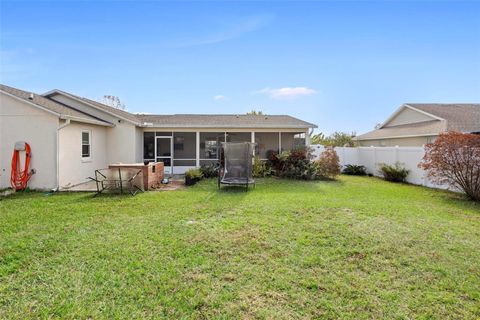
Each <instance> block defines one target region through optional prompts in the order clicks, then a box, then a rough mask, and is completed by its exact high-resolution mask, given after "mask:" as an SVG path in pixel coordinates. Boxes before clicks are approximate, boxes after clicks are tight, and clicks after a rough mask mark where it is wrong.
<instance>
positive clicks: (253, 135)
mask: <svg viewBox="0 0 480 320" xmlns="http://www.w3.org/2000/svg"><path fill="white" fill-rule="evenodd" d="M251 139H252V140H251V142H252V143H255V131H252V138H251Z"/></svg>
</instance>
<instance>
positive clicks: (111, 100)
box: [101, 95, 127, 110]
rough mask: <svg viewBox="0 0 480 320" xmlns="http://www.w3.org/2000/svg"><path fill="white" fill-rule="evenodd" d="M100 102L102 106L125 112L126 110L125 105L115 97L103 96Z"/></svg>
mask: <svg viewBox="0 0 480 320" xmlns="http://www.w3.org/2000/svg"><path fill="white" fill-rule="evenodd" d="M101 102H102V103H103V104H105V105H107V106H110V107H114V108H117V109H120V110H126V109H127V107H126V106H125V104H124V103H123V102H122V101H120V98H119V97H116V96H109V95H105V96H103V99H102V101H101Z"/></svg>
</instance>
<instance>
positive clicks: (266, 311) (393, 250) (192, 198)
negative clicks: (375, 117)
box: [0, 177, 480, 319]
mask: <svg viewBox="0 0 480 320" xmlns="http://www.w3.org/2000/svg"><path fill="white" fill-rule="evenodd" d="M479 317H480V205H479V204H478V203H477V204H475V203H473V202H470V201H468V200H466V199H464V198H463V197H462V196H461V195H456V194H453V193H449V192H444V191H438V190H432V189H426V188H422V187H416V186H410V185H401V184H393V183H387V182H384V181H381V180H378V179H375V178H361V177H341V178H340V181H338V182H303V181H286V180H276V179H265V180H261V181H259V182H258V184H257V187H256V189H255V190H252V191H249V192H248V193H246V192H243V191H240V190H237V189H229V190H227V189H225V190H222V191H217V188H216V184H215V182H214V181H202V182H201V183H200V184H199V185H196V186H194V187H191V188H188V189H185V190H177V191H171V192H148V193H143V194H138V195H137V196H135V197H131V196H100V197H97V198H92V194H86V193H70V194H69V193H63V194H55V195H45V194H42V193H27V194H19V195H14V196H11V197H9V198H6V199H3V200H1V201H0V318H1V319H11V318H21V319H24V318H72V319H82V318H83V319H85V318H92V319H100V318H110V319H111V318H124V319H132V318H183V319H186V318H221V319H231V318H267V319H291V318H307V319H308V318H325V319H336V318H343V319H372V318H377V319H381V318H395V319H412V318H415V319H418V318H426V319H430V318H431V319H475V318H477V319H478V318H479Z"/></svg>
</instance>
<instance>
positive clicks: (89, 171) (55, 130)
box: [0, 85, 316, 190]
mask: <svg viewBox="0 0 480 320" xmlns="http://www.w3.org/2000/svg"><path fill="white" fill-rule="evenodd" d="M315 127H316V126H315V125H314V124H312V123H309V122H305V121H302V120H299V119H296V118H294V117H291V116H288V115H230V114H201V115H194V114H173V115H150V114H132V113H130V112H127V111H124V110H120V109H117V108H113V107H110V106H107V105H105V104H102V103H99V102H97V101H94V100H90V99H87V98H83V97H79V96H77V95H74V94H71V93H68V92H64V91H61V90H52V91H49V92H47V93H45V94H42V95H39V94H35V93H31V92H27V91H23V90H19V89H16V88H12V87H9V86H5V85H0V170H1V171H0V188H7V187H9V186H10V170H11V169H10V167H11V158H12V153H13V148H14V144H15V142H17V141H25V142H28V143H29V144H30V146H31V148H32V159H31V168H33V169H35V171H36V173H35V174H34V175H33V176H32V178H31V180H30V182H29V186H30V187H31V188H35V189H54V188H59V189H60V190H61V189H65V188H68V187H69V186H72V185H76V184H78V183H81V182H83V181H86V178H87V177H89V176H93V174H94V171H95V170H96V169H101V168H106V167H108V165H109V164H114V163H140V162H143V161H145V160H149V161H155V162H163V163H164V165H165V173H166V174H169V173H175V174H176V173H183V172H185V171H186V170H188V169H190V168H194V167H199V166H201V165H205V164H209V163H212V162H216V159H217V158H218V150H219V149H218V148H219V145H220V143H221V142H225V141H226V142H229V141H232V142H234V141H237V142H241V141H248V142H255V143H256V144H257V147H256V153H257V155H258V156H259V157H260V158H266V157H267V153H268V152H269V151H275V152H279V151H283V150H291V149H292V148H294V147H296V146H297V145H306V144H309V139H308V137H309V133H310V130H312V129H313V128H315Z"/></svg>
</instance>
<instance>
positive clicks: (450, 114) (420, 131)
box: [356, 103, 480, 140]
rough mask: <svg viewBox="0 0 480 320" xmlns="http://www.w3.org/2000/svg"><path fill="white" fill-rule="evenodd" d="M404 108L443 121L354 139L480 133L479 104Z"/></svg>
mask: <svg viewBox="0 0 480 320" xmlns="http://www.w3.org/2000/svg"><path fill="white" fill-rule="evenodd" d="M406 106H410V107H412V108H415V109H418V110H420V111H423V112H426V113H429V114H431V115H434V116H436V117H438V118H441V119H443V120H439V119H438V120H432V121H423V122H417V123H411V124H403V125H398V126H389V127H382V128H380V129H377V130H373V131H370V132H367V133H365V134H362V135H359V136H357V137H356V139H357V140H371V139H383V138H393V137H402V136H417V135H418V136H422V135H430V134H432V135H437V134H439V133H441V132H445V131H459V132H480V104H474V103H470V104H441V103H407V104H405V105H404V107H406ZM432 119H433V118H432Z"/></svg>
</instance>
